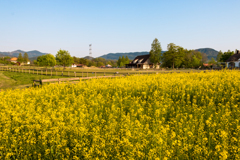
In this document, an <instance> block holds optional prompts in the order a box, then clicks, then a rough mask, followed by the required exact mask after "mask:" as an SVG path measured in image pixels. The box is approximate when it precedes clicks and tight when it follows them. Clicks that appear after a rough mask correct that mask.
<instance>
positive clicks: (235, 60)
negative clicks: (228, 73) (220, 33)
mask: <svg viewBox="0 0 240 160" xmlns="http://www.w3.org/2000/svg"><path fill="white" fill-rule="evenodd" d="M226 62H227V67H228V68H235V67H237V68H239V67H240V52H239V50H237V52H236V53H235V54H234V55H232V56H231V57H229V58H228V59H227V61H226Z"/></svg>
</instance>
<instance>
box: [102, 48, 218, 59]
mask: <svg viewBox="0 0 240 160" xmlns="http://www.w3.org/2000/svg"><path fill="white" fill-rule="evenodd" d="M196 51H199V52H202V53H206V54H207V57H208V59H209V60H210V59H211V58H212V57H213V58H214V59H216V58H217V54H218V51H216V50H214V49H212V48H200V49H196ZM162 52H166V51H162ZM145 54H149V52H147V51H145V52H128V53H109V54H105V55H103V56H100V57H102V58H104V59H111V60H118V58H119V57H122V56H128V58H129V59H130V60H133V59H134V58H135V57H137V56H139V55H145Z"/></svg>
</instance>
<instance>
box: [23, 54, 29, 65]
mask: <svg viewBox="0 0 240 160" xmlns="http://www.w3.org/2000/svg"><path fill="white" fill-rule="evenodd" d="M28 61H29V58H28V54H27V53H24V55H23V62H25V63H27V62H28Z"/></svg>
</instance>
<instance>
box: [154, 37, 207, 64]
mask: <svg viewBox="0 0 240 160" xmlns="http://www.w3.org/2000/svg"><path fill="white" fill-rule="evenodd" d="M150 61H151V62H152V63H153V64H154V65H155V66H156V65H157V64H160V63H161V67H168V68H176V67H177V68H196V67H199V66H201V65H202V63H205V62H207V55H206V54H205V53H201V52H198V51H195V50H187V49H184V48H183V47H181V46H177V45H176V44H174V43H169V44H168V46H167V51H166V52H162V48H161V44H160V42H159V41H158V39H157V38H155V39H154V40H153V42H152V45H151V50H150Z"/></svg>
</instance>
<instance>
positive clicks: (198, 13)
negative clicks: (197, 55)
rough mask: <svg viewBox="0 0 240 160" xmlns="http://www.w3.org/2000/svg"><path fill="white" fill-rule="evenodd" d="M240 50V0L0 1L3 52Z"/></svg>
mask: <svg viewBox="0 0 240 160" xmlns="http://www.w3.org/2000/svg"><path fill="white" fill-rule="evenodd" d="M154 38H158V40H159V41H160V43H161V46H162V49H163V50H166V49H167V44H169V43H175V44H176V45H179V46H182V47H184V48H187V49H198V48H205V47H209V48H213V49H216V50H218V51H219V50H222V51H227V50H228V49H230V50H235V49H240V43H239V42H240V39H239V38H240V0H148V1H147V0H0V51H7V52H8V51H14V50H17V49H21V50H24V51H30V50H38V51H41V52H44V53H51V54H53V55H55V54H56V53H57V51H58V50H59V49H64V50H68V51H69V52H70V54H71V55H72V56H77V57H84V56H87V55H88V54H89V44H92V53H93V57H98V56H101V55H104V54H107V53H117V52H137V51H149V50H150V49H151V43H152V41H153V40H154Z"/></svg>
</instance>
